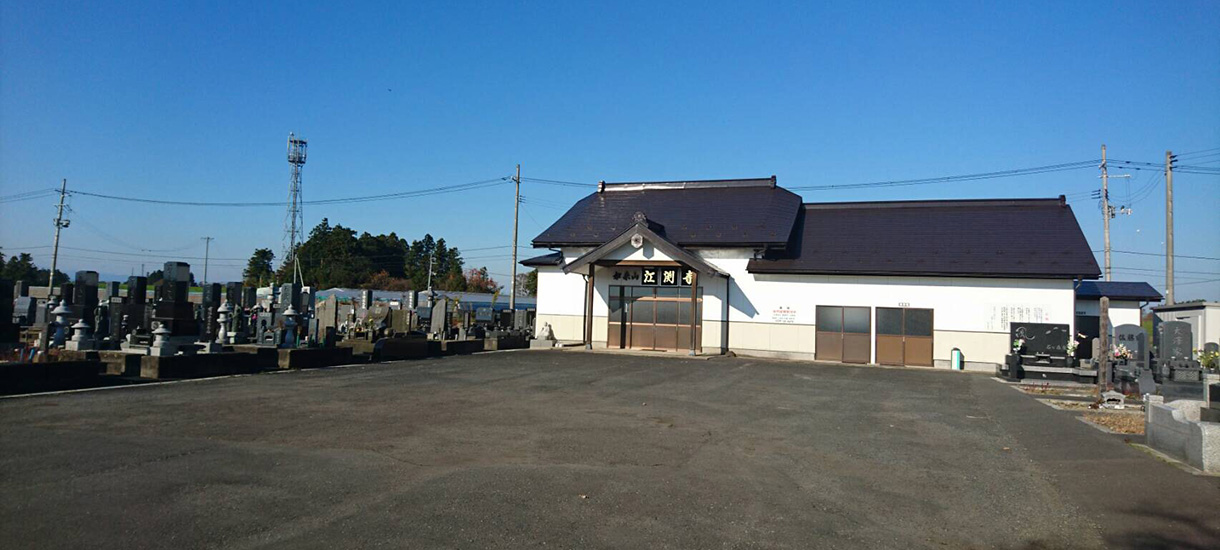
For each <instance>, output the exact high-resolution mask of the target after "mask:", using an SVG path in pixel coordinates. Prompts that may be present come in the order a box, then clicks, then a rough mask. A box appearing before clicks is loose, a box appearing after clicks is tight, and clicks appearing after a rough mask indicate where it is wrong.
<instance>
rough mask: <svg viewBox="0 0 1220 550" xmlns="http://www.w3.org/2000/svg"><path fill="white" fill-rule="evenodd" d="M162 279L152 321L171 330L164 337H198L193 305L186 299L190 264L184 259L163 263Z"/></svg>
mask: <svg viewBox="0 0 1220 550" xmlns="http://www.w3.org/2000/svg"><path fill="white" fill-rule="evenodd" d="M163 273H164V274H165V278H164V279H162V280H160V281H157V285H156V287H155V292H154V294H156V296H157V302H156V303H155V304H154V309H153V316H152V320H153V321H157V322H158V323H160V325H161V327H162V328H165V329H167V330H169V331H170V334H169V335H168V336H167V337H183V338H185V337H190V338H192V339H193V338H197V337H198V336H199V321H198V320H197V319H196V317H195V306H194V305H193V304H191V303H190V302H189V301H188V300H187V297H188V292H189V290H190V286H189V285H190V277H191V266H190V264H187V263H185V262H165V266H164V269H163Z"/></svg>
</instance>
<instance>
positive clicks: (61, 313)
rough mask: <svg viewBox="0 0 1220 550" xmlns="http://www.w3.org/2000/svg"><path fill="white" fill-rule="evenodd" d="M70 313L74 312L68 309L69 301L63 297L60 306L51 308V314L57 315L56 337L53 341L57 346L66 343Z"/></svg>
mask: <svg viewBox="0 0 1220 550" xmlns="http://www.w3.org/2000/svg"><path fill="white" fill-rule="evenodd" d="M69 313H72V310H70V309H68V301H67V300H66V299H61V300H60V301H59V306H57V307H56V308H55V309H53V310H51V315H54V316H55V338H54V342H53V345H55V346H62V345H64V338H65V337H66V336H67V334H65V332H66V331H67V329H68V317H67V315H68V314H69Z"/></svg>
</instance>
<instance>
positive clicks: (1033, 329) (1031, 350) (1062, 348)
mask: <svg viewBox="0 0 1220 550" xmlns="http://www.w3.org/2000/svg"><path fill="white" fill-rule="evenodd" d="M1009 336H1010V338H1011V341H1016V340H1017V339H1022V340H1025V346H1024V348H1023V349H1022V353H1023V354H1026V355H1037V354H1046V355H1066V354H1067V345H1068V342H1069V341H1070V340H1071V329H1070V327H1068V326H1067V325H1056V324H1049V323H1010V324H1009Z"/></svg>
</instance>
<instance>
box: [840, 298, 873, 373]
mask: <svg viewBox="0 0 1220 550" xmlns="http://www.w3.org/2000/svg"><path fill="white" fill-rule="evenodd" d="M872 324H873V323H872V313H871V312H870V311H869V308H866V307H845V308H843V362H844V363H867V362H869V361H870V360H872V351H873V347H872V342H871V340H870V339H869V333H870V332H872V330H871V329H872Z"/></svg>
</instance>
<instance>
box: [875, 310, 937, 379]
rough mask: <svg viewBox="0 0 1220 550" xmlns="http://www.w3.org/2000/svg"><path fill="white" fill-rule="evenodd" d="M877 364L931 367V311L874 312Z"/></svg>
mask: <svg viewBox="0 0 1220 550" xmlns="http://www.w3.org/2000/svg"><path fill="white" fill-rule="evenodd" d="M877 363H879V364H882V365H910V366H916V367H931V366H932V310H930V309H918V308H901V307H879V308H877Z"/></svg>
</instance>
